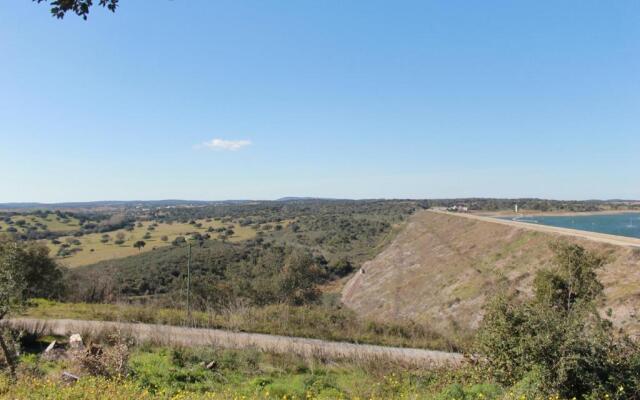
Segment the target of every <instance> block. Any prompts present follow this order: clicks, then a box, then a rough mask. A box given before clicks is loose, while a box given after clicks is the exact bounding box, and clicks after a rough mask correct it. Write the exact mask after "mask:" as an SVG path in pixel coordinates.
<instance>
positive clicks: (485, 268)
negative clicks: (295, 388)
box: [342, 211, 640, 333]
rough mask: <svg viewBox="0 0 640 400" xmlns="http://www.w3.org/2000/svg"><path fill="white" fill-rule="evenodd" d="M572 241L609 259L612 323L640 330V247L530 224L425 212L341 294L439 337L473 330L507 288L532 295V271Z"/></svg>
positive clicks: (374, 313) (362, 308)
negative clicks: (556, 248) (556, 247)
mask: <svg viewBox="0 0 640 400" xmlns="http://www.w3.org/2000/svg"><path fill="white" fill-rule="evenodd" d="M558 240H566V241H571V242H575V243H577V244H580V245H582V246H584V247H586V248H588V249H593V250H597V251H599V252H602V253H604V254H607V255H608V256H609V262H608V264H607V265H606V266H605V268H604V269H603V270H602V271H601V272H600V279H601V281H602V282H603V284H604V285H605V294H606V303H605V304H603V307H602V308H603V310H606V309H608V308H609V307H610V308H612V311H613V315H612V318H613V320H614V322H615V323H616V324H617V325H618V326H620V327H624V328H626V330H628V331H630V332H635V333H638V332H639V331H640V315H639V314H638V313H637V311H636V310H638V309H640V248H633V247H622V246H615V245H612V244H607V243H600V242H595V241H591V240H588V239H584V238H575V237H569V236H561V235H557V234H554V233H547V232H540V231H535V230H531V229H527V228H525V227H517V226H509V225H505V224H499V223H493V222H487V221H483V220H479V219H472V218H465V217H461V216H457V215H451V214H443V213H436V212H430V211H422V212H419V213H417V214H415V215H414V216H412V217H411V220H410V222H409V223H408V224H407V227H406V229H405V230H404V231H402V232H401V233H400V234H399V235H398V236H397V237H396V239H395V240H394V241H393V243H392V244H391V245H390V246H389V247H388V248H387V249H386V250H384V251H383V252H382V253H380V254H379V255H378V256H377V257H376V258H375V259H373V260H371V261H369V262H367V263H365V264H364V265H363V268H362V270H361V271H360V272H358V273H357V274H356V275H354V276H353V278H351V280H350V281H349V282H348V283H347V284H346V286H345V288H344V289H343V292H342V300H343V302H344V304H345V305H347V306H348V307H349V308H351V309H353V310H355V311H356V312H358V313H360V314H362V315H365V316H367V317H374V318H380V319H386V320H394V319H396V320H402V319H411V320H415V321H420V322H426V323H430V324H432V327H433V328H434V329H436V330H438V331H440V332H441V333H451V332H460V333H464V332H468V331H469V330H472V329H474V328H476V327H477V326H478V324H479V322H480V321H481V319H482V308H483V305H484V304H485V303H486V302H487V300H488V299H490V298H491V297H492V296H494V295H495V294H497V293H499V292H501V291H507V290H518V291H519V292H521V293H522V294H523V295H527V294H528V293H530V287H531V282H532V279H533V276H534V271H536V270H537V269H539V268H541V267H545V266H549V265H550V263H551V258H552V251H551V249H550V244H551V243H553V242H557V241H558Z"/></svg>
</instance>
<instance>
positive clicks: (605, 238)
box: [428, 210, 640, 247]
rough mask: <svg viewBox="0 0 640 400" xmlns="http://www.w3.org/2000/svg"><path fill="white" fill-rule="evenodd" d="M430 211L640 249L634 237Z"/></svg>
mask: <svg viewBox="0 0 640 400" xmlns="http://www.w3.org/2000/svg"><path fill="white" fill-rule="evenodd" d="M428 211H429V212H434V213H440V214H447V215H455V216H459V217H464V218H469V219H475V220H479V221H485V222H492V223H494V224H502V225H509V226H515V227H519V228H525V229H530V230H534V231H540V232H547V233H557V234H560V235H565V236H573V237H579V238H584V239H589V240H593V241H596V242H600V243H608V244H613V245H616V246H633V247H640V239H638V238H632V237H626V236H616V235H607V234H605V233H598V232H589V231H580V230H577V229H569V228H559V227H556V226H549V225H538V224H532V223H527V222H518V221H513V220H510V219H499V218H494V217H486V216H482V215H475V214H465V213H451V212H446V211H437V210H428Z"/></svg>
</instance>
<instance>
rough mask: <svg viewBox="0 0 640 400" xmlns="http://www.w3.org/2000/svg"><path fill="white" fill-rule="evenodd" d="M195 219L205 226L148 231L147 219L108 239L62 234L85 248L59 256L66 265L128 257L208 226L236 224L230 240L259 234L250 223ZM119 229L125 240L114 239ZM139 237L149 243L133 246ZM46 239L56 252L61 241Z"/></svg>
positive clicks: (177, 225)
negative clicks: (75, 240) (122, 241)
mask: <svg viewBox="0 0 640 400" xmlns="http://www.w3.org/2000/svg"><path fill="white" fill-rule="evenodd" d="M196 222H197V223H201V224H202V227H200V228H197V227H196V226H194V225H191V224H186V223H173V224H166V223H160V224H158V226H157V227H155V229H154V230H152V231H148V230H147V228H148V226H149V225H150V224H152V223H153V222H148V221H145V222H142V223H141V225H142V226H138V224H136V227H135V228H134V229H133V231H126V230H124V229H120V230H117V231H113V232H108V233H107V234H108V235H109V236H110V240H109V241H108V242H106V243H102V242H101V239H102V235H103V234H102V233H92V234H88V235H84V236H81V237H61V238H58V240H59V241H60V242H62V243H64V242H65V241H66V240H67V239H68V238H70V239H77V240H79V241H80V245H79V246H75V245H74V246H72V247H71V248H81V249H82V250H81V251H78V252H76V253H74V254H72V255H71V256H68V257H64V258H59V259H58V260H59V262H60V263H61V264H63V265H65V266H67V267H71V268H75V267H79V266H83V265H89V264H95V263H97V262H99V261H104V260H111V259H116V258H123V257H128V256H132V255H136V254H139V253H140V252H147V251H153V249H154V248H159V247H163V246H169V245H171V242H172V241H173V240H174V239H175V238H176V237H178V236H185V235H187V234H189V233H192V232H198V233H200V234H204V233H206V231H207V229H208V228H209V227H212V228H214V229H216V228H220V227H223V226H230V225H233V230H234V232H235V234H234V235H233V236H231V237H230V238H229V239H228V240H229V241H231V242H236V241H241V240H246V239H250V238H252V237H254V236H255V235H256V231H255V230H254V229H253V228H251V227H248V226H247V227H242V226H240V225H238V224H233V223H222V222H220V221H211V222H206V221H205V220H198V221H196ZM147 232H148V233H149V234H150V235H151V237H150V238H149V239H144V235H145V234H146V233H147ZM118 233H122V234H124V235H125V239H124V243H123V244H115V243H114V241H115V240H116V235H118ZM163 236H167V239H168V240H166V241H163V240H161V238H162V237H163ZM211 236H212V237H213V238H217V236H218V233H216V232H212V233H211ZM138 240H144V241H145V243H146V246H145V247H143V248H142V249H141V250H138V249H136V248H134V247H133V243H135V242H136V241H138ZM45 243H46V244H47V246H48V247H49V248H50V249H51V254H56V252H57V250H58V248H59V245H54V244H52V243H51V242H50V241H45Z"/></svg>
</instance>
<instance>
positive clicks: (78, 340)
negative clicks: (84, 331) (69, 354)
mask: <svg viewBox="0 0 640 400" xmlns="http://www.w3.org/2000/svg"><path fill="white" fill-rule="evenodd" d="M69 347H71V348H72V349H82V348H83V347H84V344H83V343H82V336H80V334H79V333H74V334H73V335H71V336H70V337H69Z"/></svg>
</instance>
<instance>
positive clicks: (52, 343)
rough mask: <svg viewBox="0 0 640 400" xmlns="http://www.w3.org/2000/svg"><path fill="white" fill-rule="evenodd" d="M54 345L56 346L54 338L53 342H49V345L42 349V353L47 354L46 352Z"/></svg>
mask: <svg viewBox="0 0 640 400" xmlns="http://www.w3.org/2000/svg"><path fill="white" fill-rule="evenodd" d="M54 347H56V341H55V340H54V341H53V342H51V343H49V346H47V348H46V349H44V353H45V354H47V353H49V352H51V350H53V348H54Z"/></svg>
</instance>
